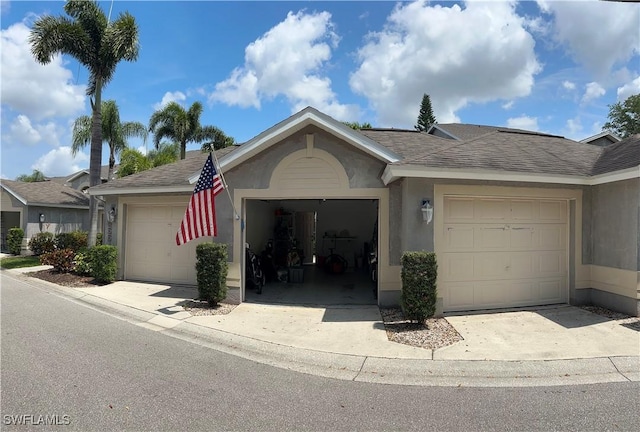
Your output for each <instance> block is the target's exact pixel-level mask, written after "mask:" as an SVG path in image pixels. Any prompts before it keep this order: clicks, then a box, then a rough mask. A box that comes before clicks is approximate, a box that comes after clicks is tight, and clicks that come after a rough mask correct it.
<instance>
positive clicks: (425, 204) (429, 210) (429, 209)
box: [420, 199, 433, 224]
mask: <svg viewBox="0 0 640 432" xmlns="http://www.w3.org/2000/svg"><path fill="white" fill-rule="evenodd" d="M420 211H421V212H422V220H423V221H425V222H426V223H427V224H428V223H430V222H431V220H432V219H433V205H431V201H429V200H428V199H423V200H422V203H421V204H420Z"/></svg>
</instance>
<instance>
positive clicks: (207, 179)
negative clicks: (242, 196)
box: [176, 153, 224, 246]
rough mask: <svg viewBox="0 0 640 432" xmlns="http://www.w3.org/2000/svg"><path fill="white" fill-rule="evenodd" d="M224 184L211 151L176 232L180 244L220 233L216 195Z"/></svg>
mask: <svg viewBox="0 0 640 432" xmlns="http://www.w3.org/2000/svg"><path fill="white" fill-rule="evenodd" d="M223 189H224V186H223V184H222V181H221V179H220V174H218V172H217V171H216V167H215V166H214V165H213V160H212V159H211V153H209V157H208V158H207V162H206V163H205V164H204V167H203V168H202V172H201V173H200V178H199V179H198V183H196V188H195V190H194V191H193V195H191V199H190V200H189V205H188V206H187V210H186V211H185V212H184V218H182V223H181V224H180V229H179V230H178V233H177V234H176V244H177V245H178V246H180V245H181V244H184V243H186V242H188V241H191V240H193V239H196V238H198V237H202V236H213V237H215V236H216V235H217V234H218V229H217V227H216V206H215V196H216V195H218V194H219V193H220V192H222V190H223Z"/></svg>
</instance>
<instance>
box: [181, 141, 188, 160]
mask: <svg viewBox="0 0 640 432" xmlns="http://www.w3.org/2000/svg"><path fill="white" fill-rule="evenodd" d="M186 154H187V142H186V141H185V142H181V143H180V160H182V159H184V158H185V156H186Z"/></svg>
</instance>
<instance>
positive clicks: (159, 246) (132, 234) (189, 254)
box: [124, 204, 211, 285]
mask: <svg viewBox="0 0 640 432" xmlns="http://www.w3.org/2000/svg"><path fill="white" fill-rule="evenodd" d="M185 208H186V204H184V205H166V204H164V205H158V206H151V205H149V206H136V205H129V206H128V207H127V224H126V233H125V235H126V239H125V275H124V276H125V278H126V279H134V280H142V281H152V282H162V283H167V284H186V285H195V284H196V270H195V264H196V246H197V245H198V244H199V243H201V242H203V241H207V240H209V241H211V238H198V239H196V240H192V241H190V242H188V243H186V244H183V245H181V246H176V240H175V238H176V232H177V231H178V228H179V226H180V222H181V221H182V217H183V216H184V211H185Z"/></svg>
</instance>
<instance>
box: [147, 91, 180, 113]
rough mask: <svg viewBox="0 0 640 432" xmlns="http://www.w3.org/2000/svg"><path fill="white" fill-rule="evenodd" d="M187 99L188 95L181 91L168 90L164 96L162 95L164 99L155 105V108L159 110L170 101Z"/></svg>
mask: <svg viewBox="0 0 640 432" xmlns="http://www.w3.org/2000/svg"><path fill="white" fill-rule="evenodd" d="M185 100H187V96H186V95H185V94H184V93H182V92H181V91H176V92H166V93H165V94H164V96H162V100H161V101H160V102H158V103H157V104H155V105H154V106H153V109H154V110H159V109H161V108H162V107H163V106H165V105H166V104H168V103H169V102H178V103H180V102H184V101H185Z"/></svg>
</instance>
